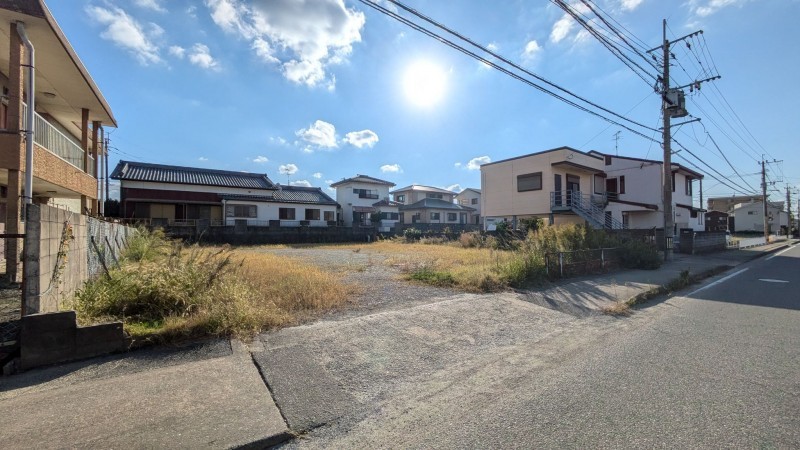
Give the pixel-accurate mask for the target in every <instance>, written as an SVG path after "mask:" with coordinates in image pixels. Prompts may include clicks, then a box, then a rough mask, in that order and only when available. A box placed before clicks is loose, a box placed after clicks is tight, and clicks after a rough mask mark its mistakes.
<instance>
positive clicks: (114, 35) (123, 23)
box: [86, 5, 164, 65]
mask: <svg viewBox="0 0 800 450" xmlns="http://www.w3.org/2000/svg"><path fill="white" fill-rule="evenodd" d="M86 13H87V14H88V15H89V17H90V18H91V19H92V20H94V21H95V22H97V23H99V24H100V25H103V26H105V27H106V29H105V30H103V32H102V33H100V37H102V38H103V39H106V40H108V41H111V42H113V43H114V44H115V45H116V46H118V47H120V48H123V49H125V50H127V51H128V52H130V53H131V54H133V56H134V57H136V59H137V60H139V62H140V63H141V64H143V65H148V64H155V63H159V62H161V57H160V56H159V55H158V46H157V45H156V44H155V43H153V38H155V37H158V36H159V35H161V34H163V31H164V30H163V29H162V28H161V27H159V26H158V25H155V24H150V26H149V33H148V31H146V30H145V27H143V26H142V25H141V24H140V23H139V22H137V21H136V20H135V19H134V18H133V17H131V16H129V15H128V14H127V13H126V12H125V11H124V10H122V9H121V8H117V7H116V6H111V5H108V6H107V7H100V6H92V5H89V6H87V7H86Z"/></svg>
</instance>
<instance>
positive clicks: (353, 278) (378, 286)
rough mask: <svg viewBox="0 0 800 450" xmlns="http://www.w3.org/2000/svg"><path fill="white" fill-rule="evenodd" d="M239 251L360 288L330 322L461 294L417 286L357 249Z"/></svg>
mask: <svg viewBox="0 0 800 450" xmlns="http://www.w3.org/2000/svg"><path fill="white" fill-rule="evenodd" d="M238 250H239V251H243V252H247V251H252V252H264V253H272V254H275V255H281V256H287V257H291V258H297V259H300V260H303V262H307V263H309V264H314V265H316V266H318V267H321V268H323V269H325V270H329V271H331V272H334V273H337V274H340V276H341V277H342V278H341V279H342V281H344V282H345V283H352V284H355V285H357V286H358V287H359V292H358V293H357V294H354V295H353V297H352V298H351V299H350V302H348V306H347V307H345V308H341V309H339V310H335V311H330V312H328V313H326V314H325V316H324V317H325V318H327V319H339V318H348V317H355V316H362V315H366V314H372V313H375V312H381V311H393V310H397V309H402V308H408V307H411V306H415V305H422V304H427V303H433V302H435V301H437V299H441V298H443V297H449V296H452V295H455V294H459V293H460V291H457V290H454V289H450V288H445V287H435V286H427V285H423V284H414V283H409V282H407V281H404V280H403V279H402V276H403V274H402V272H401V267H399V266H392V265H390V264H389V263H388V261H387V260H388V258H389V256H388V255H387V254H383V253H378V252H373V251H370V250H369V248H368V246H364V247H358V248H355V249H353V248H350V247H347V248H335V247H334V248H330V247H329V248H318V247H304V248H280V247H253V248H246V247H243V248H239V249H238Z"/></svg>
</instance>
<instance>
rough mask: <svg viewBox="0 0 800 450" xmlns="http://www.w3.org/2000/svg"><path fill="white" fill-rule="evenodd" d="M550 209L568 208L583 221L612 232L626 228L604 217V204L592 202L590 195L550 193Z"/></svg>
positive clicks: (563, 192) (610, 217)
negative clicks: (591, 222) (585, 220)
mask: <svg viewBox="0 0 800 450" xmlns="http://www.w3.org/2000/svg"><path fill="white" fill-rule="evenodd" d="M550 208H551V209H553V208H568V209H570V210H572V211H573V212H575V213H576V214H578V215H579V216H581V217H583V218H584V219H587V220H590V221H593V222H595V225H597V226H598V227H600V228H607V229H612V230H622V229H625V228H627V226H625V225H624V224H623V223H622V222H621V221H619V220H617V219H615V218H613V217H612V216H610V215H606V210H605V202H597V201H594V200H593V199H592V196H591V195H587V194H584V193H582V192H580V191H555V192H551V193H550Z"/></svg>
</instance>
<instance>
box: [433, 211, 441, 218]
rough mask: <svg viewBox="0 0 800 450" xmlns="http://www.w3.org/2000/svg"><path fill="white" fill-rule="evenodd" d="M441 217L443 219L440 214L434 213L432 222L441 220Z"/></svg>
mask: <svg viewBox="0 0 800 450" xmlns="http://www.w3.org/2000/svg"><path fill="white" fill-rule="evenodd" d="M440 217H441V215H440V213H438V212H432V213H431V220H440V219H439V218H440Z"/></svg>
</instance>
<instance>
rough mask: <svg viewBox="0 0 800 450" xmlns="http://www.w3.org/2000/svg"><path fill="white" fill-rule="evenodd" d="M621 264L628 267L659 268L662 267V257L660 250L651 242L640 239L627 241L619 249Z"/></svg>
mask: <svg viewBox="0 0 800 450" xmlns="http://www.w3.org/2000/svg"><path fill="white" fill-rule="evenodd" d="M619 252H620V253H619V257H620V264H622V267H625V268H628V269H658V268H659V267H661V263H662V261H661V257H660V256H659V254H658V250H656V248H655V247H654V246H652V245H650V244H647V243H645V242H642V241H640V240H636V239H631V240H627V241H625V242H624V243H623V244H622V245H621V247H620V249H619Z"/></svg>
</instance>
